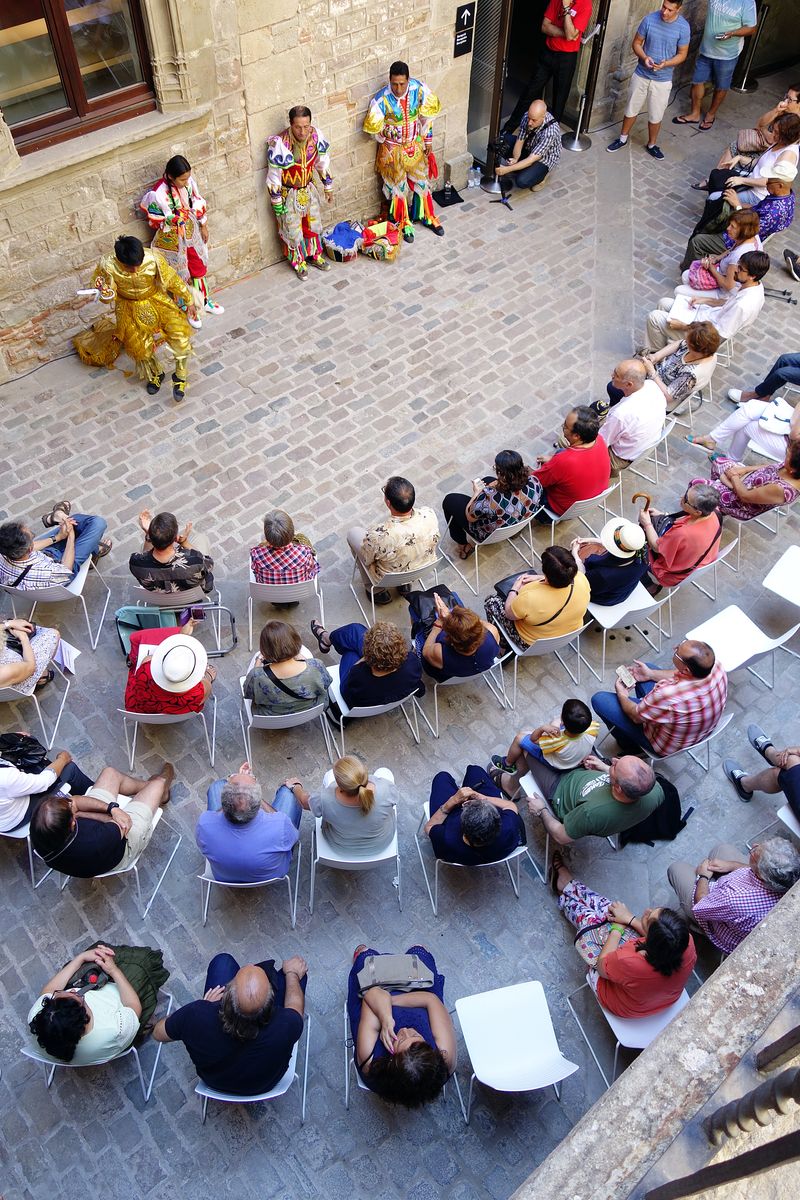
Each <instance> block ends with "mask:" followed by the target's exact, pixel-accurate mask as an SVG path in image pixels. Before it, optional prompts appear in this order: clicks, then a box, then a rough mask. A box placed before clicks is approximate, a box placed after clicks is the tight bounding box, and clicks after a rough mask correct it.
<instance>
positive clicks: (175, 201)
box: [139, 175, 225, 315]
mask: <svg viewBox="0 0 800 1200" xmlns="http://www.w3.org/2000/svg"><path fill="white" fill-rule="evenodd" d="M139 208H140V209H141V210H142V212H143V213H144V214H145V216H146V217H147V220H148V222H149V224H150V228H151V229H154V230H155V236H154V237H153V240H152V242H151V243H150V248H151V249H152V250H158V251H160V253H161V254H163V256H164V258H165V259H166V260H167V262H168V263H169V265H170V266H171V267H172V269H173V270H174V271H177V273H178V274H179V275H180V277H181V279H182V280H183V282H184V283H188V285H189V287H190V288H191V289H192V291H193V292H194V293H195V300H194V302H195V304H196V305H197V308H198V310H199V311H200V312H202V311H203V310H204V309H205V311H206V312H209V313H216V314H217V315H219V314H221V313H224V311H225V309H224V308H223V307H222V305H221V304H217V302H216V300H212V299H211V294H210V292H209V290H208V283H207V282H206V272H207V271H208V246H207V245H206V242H205V239H204V236H203V230H204V228H205V224H206V214H207V211H208V210H207V207H206V202H205V200H204V199H203V197H202V196H201V195H200V193H199V191H198V190H197V184H196V183H195V181H194V177H193V176H191V175H190V176H189V182H188V185H187V186H186V187H185V188H179V187H178V186H177V185H176V184H174V183H173V182H172V181H171V180H169V179H166V178H163V179H159V181H158V183H156V184H154V185H153V187H152V188H151V189H150V190H149V191H147V192H145V194H144V196H142V199H141V201H140V203H139Z"/></svg>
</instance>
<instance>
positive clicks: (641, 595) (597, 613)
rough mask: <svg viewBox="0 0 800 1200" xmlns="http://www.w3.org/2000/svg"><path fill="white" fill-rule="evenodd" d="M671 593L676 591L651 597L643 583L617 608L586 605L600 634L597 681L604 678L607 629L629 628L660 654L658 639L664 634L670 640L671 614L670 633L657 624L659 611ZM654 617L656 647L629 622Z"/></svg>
mask: <svg viewBox="0 0 800 1200" xmlns="http://www.w3.org/2000/svg"><path fill="white" fill-rule="evenodd" d="M674 591H675V588H670V590H669V591H667V592H664V594H663V595H660V596H653V595H651V594H650V592H648V590H647V588H646V587H645V586H644V585H643V584H642V583H637V585H636V587H635V588H634V589H633V591H632V592H631V594H630V596H628V598H627V600H622V601H620V603H619V604H593V603H591V602H590V603H589V607H588V609H587V612H588V613H590V614H591V616H592V618H593V619H594V620H595V621H596V622H597V624H598V625H599V626H600V628H601V629H602V631H603V657H602V665H601V667H600V675H599V676H596V677H597V678H598V679H599V678H600V676H602V675H605V672H606V641H607V638H608V631H609V629H619V627H620V626H621V625H631V626H632V627H633V628H634V629H635V630H636V632H637V633H638V634H639V635H640V637H643V638H644V640H645V641H646V642H647V644H648V645H649V646H652V648H653V649H654V650H655V651H657V652H660V651H661V639H662V637H663V636H664V634H666V635H667V637H669V635H670V630H671V628H672V614H671V612H670V627H669V629H664V628H663V627H662V625H661V620H660V617H661V608H662V607H663V605H665V604H667V605H668V604H669V602H670V600H671V599H672V593H673V592H674ZM654 614H657V617H656V619H655V620H653V621H652V622H651V624H652V625H653V626H654V628H655V629H656V631H657V632H658V645H656V643H655V642H654V641H653V639H652V638H651V637H650V635H649V634H648V633H647V632H646V631H645V630H644V629H642V628H641V626H640V625H637V624H636V622H635V621H634V620H632V619H631V618H633V617H638V618H639V620H640V621H643V620H644V618H645V617H649V616H653V615H654ZM583 661H584V663H585V662H586V659H585V658H584V660H583ZM586 665H587V666H588V665H589V664H588V663H587V664H586ZM590 670H591V667H590ZM593 674H594V672H593Z"/></svg>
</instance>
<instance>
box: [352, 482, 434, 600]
mask: <svg viewBox="0 0 800 1200" xmlns="http://www.w3.org/2000/svg"><path fill="white" fill-rule="evenodd" d="M383 502H384V504H385V505H386V507H387V508H388V510H389V516H388V518H387V519H386V520H385V521H380V522H379V523H378V524H377V525H373V526H372V527H371V528H370V529H364V528H363V527H362V526H360V525H359V526H356V527H354V528H353V529H351V530H350V531H349V533H348V534H347V544H348V546H349V547H350V552H351V554H352V555H353V557H354V558H355V560H356V562H357V563H358V566H359V570H360V571H361V576H362V578H363V580H364V583H365V585H366V587H367V589H369V588H370V587H371V586H372V585H373V584H374V583H379V582H380V580H381V579H382V578H383V576H384V575H393V574H395V573H399V572H402V571H422V570H423V569H424V568H425V567H427V566H429V565H430V563H432V562H435V560H436V553H437V547H438V545H439V522H438V520H437V517H436V513H435V512H434V511H433V509H432V508H415V507H414V505H415V502H416V492H415V491H414V485H413V484H411V483H409V481H408V480H407V479H403V477H402V476H401V475H392V477H391V479H388V480H387V481H386V484H385V486H384V489H383ZM373 598H374V600H375V603H376V604H388V603H389V602H390V601H391V598H392V597H391V593H390V591H389V589H388V588H382V589H379V590H377V591H376V592H374V594H373Z"/></svg>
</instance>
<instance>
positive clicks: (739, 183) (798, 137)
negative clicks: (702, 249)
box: [695, 113, 800, 233]
mask: <svg viewBox="0 0 800 1200" xmlns="http://www.w3.org/2000/svg"><path fill="white" fill-rule="evenodd" d="M772 135H773V141H772V145H771V146H770V147H769V148H768V149H766V150H764V151H763V152H762V153H761V154H760V155H759V156H758V158H757V159H756V160H755V162H752V163H748V164H742V165H741V167H740V171H741V173H739V172H736V171H734V172H733V173H731V169H730V168H728V167H724V168H722V169H721V170H719V169H718V170H714V171H711V172H710V174H709V176H708V181H707V191H708V200H707V201H706V205H705V207H704V209H703V213H702V216H701V217H700V220H699V221H698V222H697V225H696V227H695V233H700V232H701V231H702V230H703V229H704V228H705V226H706V225H708V224H710V223H711V222H713V221H714V220H715V218H717V217H719V216H720V215H722V216H724V215H726V209H725V205H726V203H727V202H726V200H725V198H724V195H725V192H726V191H728V190H731V191H733V192H734V194H735V196H736V202H737V204H741V205H751V204H758V202H759V200H763V199H764V197H765V196H766V194H767V181H768V180H769V179H770V177H771V175H772V172H773V171H774V170H775V169H776V168H777V167H781V166H786V167H794V169H795V171H796V170H797V159H798V142H800V117H798V116H796V115H795V114H794V113H782V114H781V115H780V116H779V117H777V118H776V119H775V121H774V122H773V125H772ZM733 165H734V167H736V166H739V165H740V164H739V163H738V162H734V164H733Z"/></svg>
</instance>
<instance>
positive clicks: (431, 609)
mask: <svg viewBox="0 0 800 1200" xmlns="http://www.w3.org/2000/svg"><path fill="white" fill-rule="evenodd" d="M434 595H437V596H439V597H440V598H441V599H442V600H444V602H445V604H446V605H447V607H448V608H449V609H452V608H454V607H455V606H456V605H457V604H460V603H461V600H460V599H459V597H458V596H457V595H456V594H455V592H451V591H450V588H449V587H447V585H446V584H444V583H436V584H434V586H433V587H429V588H428V589H427V590H426V591H424V592H419V591H417V592H408V593H407V594H406V596H405V599H406V601H407V602H408V607H409V611H410V614H411V637H412V640H415V639H416V637H417V634H419V633H421V632H422V631H423V630H424V632H425V636H426V637H427V636H428V634H429V633H430V631H431V629H432V628H433V625H434V622H435V621H436V620H437V617H438V615H439V614H438V613H437V612H436V605H435V603H434V600H433V597H434Z"/></svg>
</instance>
